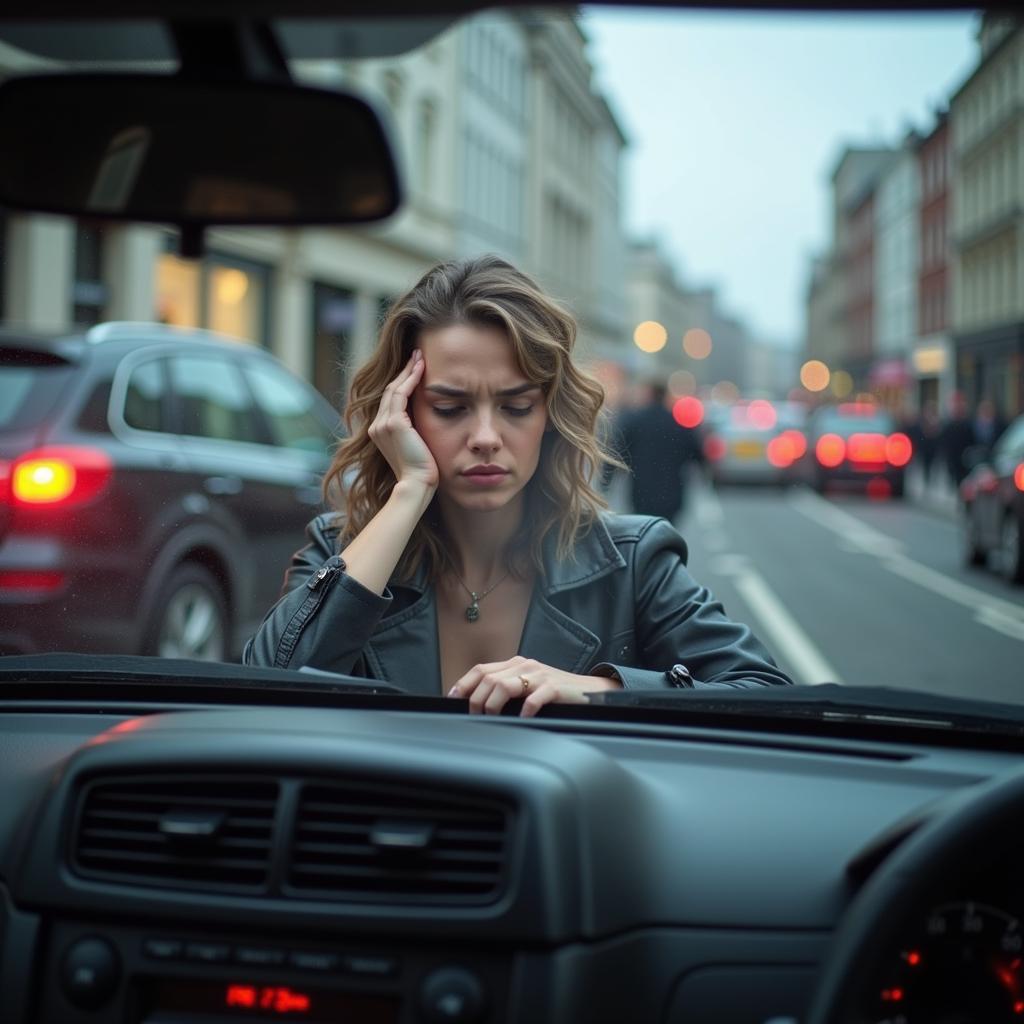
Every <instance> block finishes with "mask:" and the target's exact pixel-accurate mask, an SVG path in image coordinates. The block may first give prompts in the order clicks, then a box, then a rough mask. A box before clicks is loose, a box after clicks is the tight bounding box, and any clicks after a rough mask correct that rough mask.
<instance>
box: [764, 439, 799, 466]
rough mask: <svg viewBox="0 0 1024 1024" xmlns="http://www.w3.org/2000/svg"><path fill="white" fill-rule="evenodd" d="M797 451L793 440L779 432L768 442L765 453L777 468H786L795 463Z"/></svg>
mask: <svg viewBox="0 0 1024 1024" xmlns="http://www.w3.org/2000/svg"><path fill="white" fill-rule="evenodd" d="M795 451H796V449H795V448H794V446H793V442H792V440H791V439H790V438H788V437H786V435H785V434H779V436H778V437H773V438H772V439H771V440H770V441H769V442H768V448H767V450H766V452H765V454H766V455H767V456H768V461H769V462H770V463H771V464H772V465H773V466H774V467H775V468H776V469H786V467H787V466H792V465H793V460H794V458H795V456H794V454H793V453H794V452H795Z"/></svg>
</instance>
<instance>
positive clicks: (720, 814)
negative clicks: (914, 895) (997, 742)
mask: <svg viewBox="0 0 1024 1024" xmlns="http://www.w3.org/2000/svg"><path fill="white" fill-rule="evenodd" d="M1019 764H1020V757H1019V756H1018V755H1017V754H1014V753H1011V752H1002V753H1000V752H996V751H990V752H982V751H980V750H971V749H964V748H944V747H939V746H927V745H923V744H915V743H906V742H893V743H886V742H881V741H879V740H877V739H873V740H863V741H862V740H857V739H849V738H845V739H843V738H839V739H837V738H828V737H825V738H823V737H820V736H808V735H794V734H792V733H787V732H785V731H783V730H782V729H781V728H780V730H779V731H776V732H765V731H757V732H754V731H749V732H747V731H744V730H742V729H729V730H726V729H705V728H677V727H673V728H667V727H658V726H653V725H646V726H644V725H636V724H632V725H630V724H616V723H610V722H590V721H585V720H560V719H556V718H551V719H546V718H542V719H537V720H533V721H530V722H526V721H520V720H517V719H507V718H481V717H475V716H468V715H466V716H462V715H438V714H430V713H425V712H421V711H410V712H405V711H386V712H385V711H380V710H367V709H361V708H355V709H323V708H302V707H286V708H281V707H252V708H241V709H239V708H231V709H228V708H217V707H212V708H182V709H181V710H175V709H173V708H170V707H164V708H163V709H162V710H160V711H159V712H156V713H146V714H130V713H127V712H125V713H117V712H114V711H110V710H108V711H107V712H106V713H104V714H95V713H87V711H86V710H85V709H82V710H80V711H76V710H73V709H69V710H67V711H61V710H59V709H54V708H52V707H51V708H50V710H48V711H46V712H45V713H44V712H43V711H40V710H38V709H37V710H31V709H30V710H26V711H23V712H20V711H18V710H16V709H12V710H10V711H8V712H7V713H5V714H4V715H3V717H2V719H0V772H2V777H3V779H4V799H3V800H2V801H0V1000H2V1005H3V1008H4V1009H3V1019H4V1021H5V1022H6V1024H28V1022H30V1021H31V1022H40V1024H84V1022H95V1021H104V1022H106V1021H110V1022H118V1024H143V1022H145V1024H216V1022H226V1021H237V1020H254V1021H270V1020H296V1021H311V1022H313V1024H328V1022H336V1021H359V1022H375V1024H400V1022H401V1024H406V1022H409V1024H411V1022H419V1021H424V1022H455V1024H459V1022H485V1021H486V1022H490V1021H495V1022H496V1021H508V1022H513V1021H523V1022H525V1021H531V1022H534V1021H578V1020H584V1019H587V1020H596V1021H658V1022H666V1024H668V1022H671V1024H705V1022H706V1024H712V1022H713V1024H733V1022H736V1024H738V1022H748V1021H749V1022H758V1024H760V1022H766V1021H769V1020H771V1019H787V1018H788V1019H790V1020H801V1019H804V1018H803V1014H804V1013H805V1012H806V1009H807V1006H808V1002H809V1000H810V997H811V993H812V991H813V989H814V986H815V983H816V980H817V977H818V971H819V968H820V965H821V964H822V962H823V959H824V958H825V956H826V954H827V951H828V947H829V942H830V939H831V938H832V936H833V933H834V932H835V930H836V928H837V925H838V924H839V923H840V922H841V921H842V919H843V917H844V914H845V913H846V912H847V911H848V908H849V906H850V902H851V899H852V898H853V896H854V895H855V893H856V890H857V888H858V886H859V885H860V884H862V882H863V880H864V878H865V877H867V876H868V875H870V874H871V872H872V871H873V870H874V869H875V868H876V867H877V865H878V864H879V863H881V862H882V861H884V859H885V857H886V856H887V855H888V854H889V852H890V851H891V850H892V849H893V848H894V847H896V846H898V845H899V843H900V841H901V839H902V838H903V837H904V836H905V835H907V834H909V833H911V832H912V831H913V830H914V828H915V827H916V825H917V824H918V823H919V822H920V821H921V820H924V819H925V818H927V817H928V816H929V815H930V814H932V813H936V812H935V808H941V806H942V805H943V802H944V801H946V800H948V799H949V798H950V796H951V795H952V794H958V793H963V792H964V791H965V790H967V789H968V788H969V787H973V786H976V785H978V784H981V783H984V782H985V781H986V780H989V779H992V778H996V777H998V776H1000V775H1002V774H1005V773H1011V772H1013V771H1014V770H1015V769H1016V768H1017V767H1018V766H1019ZM990 852H992V851H990ZM994 852H995V853H997V854H998V858H997V860H998V864H999V865H1000V866H999V868H998V870H991V869H986V870H985V871H984V872H981V871H979V873H978V874H977V875H976V876H975V877H970V878H949V879H948V885H947V886H946V891H944V892H941V893H935V894H934V899H933V900H931V901H930V903H929V905H928V906H922V907H921V908H920V914H919V915H917V917H918V918H919V920H915V922H914V924H915V927H916V926H917V924H920V926H921V929H922V932H921V934H922V936H923V938H922V942H923V943H928V942H931V943H932V946H927V945H921V946H914V945H913V942H914V937H913V935H910V934H908V940H907V941H908V943H909V945H904V946H901V947H900V948H899V949H894V950H893V953H892V957H891V962H890V963H889V964H888V966H887V967H886V973H885V977H883V978H881V979H880V982H879V985H880V987H879V988H878V991H877V992H874V991H873V994H872V997H871V1002H872V1003H877V1005H870V1006H865V1007H864V1008H863V1013H862V1014H861V1015H860V1016H856V1017H854V1018H852V1019H859V1020H865V1021H867V1020H877V1021H882V1020H888V1019H893V1020H895V1019H898V1018H897V1016H896V1015H895V1013H893V1014H888V1015H887V1007H886V1004H887V1003H892V1002H893V1001H894V1000H893V993H894V992H895V993H896V994H897V997H898V998H897V999H896V1002H899V1001H900V1000H902V999H903V998H904V996H905V995H907V994H910V993H912V992H913V990H914V986H913V982H912V980H911V981H908V980H907V978H906V977H905V975H906V974H907V972H908V971H911V968H915V967H917V966H918V965H919V964H918V963H916V962H915V963H910V962H909V960H908V957H910V959H913V954H914V953H915V952H916V953H917V957H918V961H920V960H921V958H922V956H924V955H925V953H923V952H921V950H925V951H927V956H928V957H929V958H932V959H934V957H933V953H932V950H933V948H934V943H936V942H941V943H946V945H947V946H948V944H949V943H953V944H954V945H955V949H953V952H952V953H949V954H948V955H949V956H953V957H954V958H955V957H956V955H958V953H957V951H959V952H961V953H962V951H963V949H965V948H968V947H970V949H972V950H974V949H975V946H977V944H978V943H980V942H985V943H989V944H993V943H994V944H995V946H997V947H998V948H999V949H1001V950H1002V951H1003V952H1007V949H1008V942H1009V945H1010V947H1012V945H1013V943H1014V942H1016V941H1017V937H1016V935H1017V933H1016V921H1017V919H1018V913H1024V891H1022V888H1021V886H1020V884H1019V882H1018V881H1017V880H1016V872H1015V869H1014V863H1015V853H1014V851H1013V850H1011V849H1006V850H1001V851H994ZM937 917H942V918H943V920H944V923H943V924H941V925H939V924H936V919H937ZM974 918H980V919H981V923H980V925H979V924H978V923H977V922H976V921H974ZM965 921H966V922H967V923H966V924H965V923H964V922H965ZM937 929H938V930H939V931H941V932H942V934H939V933H938V931H937ZM972 944H973V945H972ZM943 948H945V947H943ZM908 950H909V952H908ZM947 952H948V951H947ZM1012 952H1013V949H1012V948H1010V949H1009V953H1012ZM978 955H979V956H981V955H982V953H981V951H978ZM958 962H959V961H958ZM1017 965H1018V966H1019V960H1018V961H1017ZM924 966H928V965H927V964H926V965H924ZM1004 966H1005V967H1006V970H1010V967H1009V966H1008V965H1004ZM960 967H962V964H961V965H960ZM1014 970H1016V968H1014ZM920 976H921V977H923V976H924V975H920ZM950 976H951V975H950V972H949V970H943V971H942V972H941V973H937V972H935V971H932V972H931V982H930V984H931V985H932V987H935V986H939V987H941V986H942V985H943V984H946V983H948V979H949V977H950ZM957 977H959V976H957ZM1014 977H1015V978H1016V975H1015V976H1014ZM1014 984H1016V981H1014ZM996 988H997V989H998V984H997V985H996ZM917 989H918V992H919V994H918V1000H919V1002H920V1005H930V1004H929V1003H928V1002H927V999H929V998H931V999H933V1001H934V998H938V997H935V996H934V993H933V995H932V996H926V994H925V987H922V985H921V984H919V985H918V986H917ZM1000 991H1001V990H1000ZM1007 991H1009V990H1007ZM993 998H998V996H993ZM922 1000H923V1001H922ZM1011 1003H1012V1000H1011ZM892 1009H893V1010H894V1011H895V1010H899V1009H900V1007H899V1006H895V1005H894V1006H893V1007H892ZM858 1012H860V1011H858ZM904 1019H906V1020H908V1021H912V1020H915V1019H923V1018H921V1017H920V1016H918V1017H915V1016H914V1015H913V1014H910V1015H907V1016H905V1018H904ZM993 1019H996V1018H993Z"/></svg>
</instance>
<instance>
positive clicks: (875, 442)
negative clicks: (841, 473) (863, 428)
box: [846, 434, 886, 464]
mask: <svg viewBox="0 0 1024 1024" xmlns="http://www.w3.org/2000/svg"><path fill="white" fill-rule="evenodd" d="M885 441H886V439H885V435H884V434H851V435H850V439H849V440H848V441H847V442H846V453H847V455H848V456H849V459H850V461H851V462H870V463H872V464H882V463H884V462H885Z"/></svg>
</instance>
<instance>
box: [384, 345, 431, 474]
mask: <svg viewBox="0 0 1024 1024" xmlns="http://www.w3.org/2000/svg"><path fill="white" fill-rule="evenodd" d="M424 366H425V364H424V362H423V353H422V352H420V350H419V349H416V350H415V351H414V352H413V354H412V356H410V358H409V362H407V363H406V364H405V367H404V368H403V370H402V372H401V373H400V374H399V375H398V376H397V377H396V378H395V379H394V380H393V381H392V382H391V383H390V384H389V385H388V386H387V387H386V388H385V389H384V394H383V395H382V396H381V400H380V406H379V407H378V409H377V415H376V416H375V417H374V419H373V422H372V423H371V424H370V426H369V429H368V431H367V433H368V434H369V435H370V440H371V441H373V443H374V444H375V445H376V446H377V447H378V448H379V449H380V452H381V454H382V455H383V456H384V458H385V459H387V461H388V465H389V466H390V467H391V469H392V471H393V472H394V474H395V480H396V481H398V482H399V483H401V482H403V481H415V482H417V483H421V484H424V485H425V486H427V487H429V488H436V487H437V482H438V471H437V463H436V462H435V461H434V457H433V455H431V454H430V449H429V448H427V446H426V444H425V443H424V441H423V438H422V437H420V435H419V434H418V433H417V432H416V428H415V427H414V426H413V424H412V420H411V419H410V418H409V412H408V406H409V397H410V396H411V395H412V393H413V391H414V390H415V389H416V385H417V384H419V382H420V381H421V380H422V379H423V369H424Z"/></svg>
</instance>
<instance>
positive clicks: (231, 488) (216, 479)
mask: <svg viewBox="0 0 1024 1024" xmlns="http://www.w3.org/2000/svg"><path fill="white" fill-rule="evenodd" d="M203 487H204V488H205V490H206V493H207V494H240V493H241V490H242V478H241V477H240V476H208V477H207V478H206V479H205V480H204V481H203Z"/></svg>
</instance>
